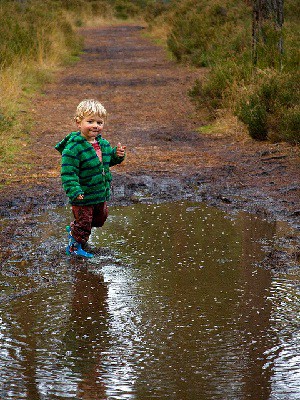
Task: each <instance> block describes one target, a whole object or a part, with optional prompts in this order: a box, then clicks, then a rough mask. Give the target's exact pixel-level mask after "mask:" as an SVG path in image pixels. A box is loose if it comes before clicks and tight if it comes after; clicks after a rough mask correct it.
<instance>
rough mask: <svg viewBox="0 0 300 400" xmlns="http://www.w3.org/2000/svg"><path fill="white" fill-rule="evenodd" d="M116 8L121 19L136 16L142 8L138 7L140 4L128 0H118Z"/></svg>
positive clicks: (116, 13) (116, 15)
mask: <svg viewBox="0 0 300 400" xmlns="http://www.w3.org/2000/svg"><path fill="white" fill-rule="evenodd" d="M114 9H115V12H114V14H115V17H117V18H119V19H128V18H130V17H135V16H136V15H138V14H139V12H140V8H139V7H138V5H136V4H134V3H133V2H132V1H128V0H117V1H116V3H115V6H114Z"/></svg>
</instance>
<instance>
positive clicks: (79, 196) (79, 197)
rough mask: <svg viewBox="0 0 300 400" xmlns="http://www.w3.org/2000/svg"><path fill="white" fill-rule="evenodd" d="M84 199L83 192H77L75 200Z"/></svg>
mask: <svg viewBox="0 0 300 400" xmlns="http://www.w3.org/2000/svg"><path fill="white" fill-rule="evenodd" d="M83 199H84V194H79V195H78V196H77V197H76V200H83Z"/></svg>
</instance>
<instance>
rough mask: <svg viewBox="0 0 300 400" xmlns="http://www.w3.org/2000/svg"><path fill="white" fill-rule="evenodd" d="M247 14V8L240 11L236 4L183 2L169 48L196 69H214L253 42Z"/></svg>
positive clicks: (176, 18) (208, 0)
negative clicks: (212, 67)
mask: <svg viewBox="0 0 300 400" xmlns="http://www.w3.org/2000/svg"><path fill="white" fill-rule="evenodd" d="M246 11H249V8H248V7H247V6H246V5H245V4H244V6H243V7H236V5H235V1H234V0H228V1H227V2H226V1H225V2H221V1H220V2H218V1H216V2H214V1H210V0H203V1H201V2H198V1H197V0H187V1H183V2H180V3H178V4H177V7H176V8H175V11H174V14H173V16H172V19H171V21H172V30H171V33H170V35H169V38H168V46H169V48H170V50H171V51H172V53H173V54H174V56H175V58H176V59H177V60H178V61H183V62H190V63H192V64H193V65H196V66H211V65H215V64H216V63H218V61H219V60H220V59H221V58H227V57H233V56H234V55H235V54H237V53H238V52H241V51H242V50H243V49H244V48H246V47H247V46H248V44H249V43H250V42H251V39H250V38H248V35H247V31H249V29H250V28H249V27H250V25H249V19H248V20H247V19H246V18H245V15H246ZM243 20H245V22H244V23H243V24H242V26H241V25H240V21H243ZM229 36H231V37H232V40H230V41H228V37H229Z"/></svg>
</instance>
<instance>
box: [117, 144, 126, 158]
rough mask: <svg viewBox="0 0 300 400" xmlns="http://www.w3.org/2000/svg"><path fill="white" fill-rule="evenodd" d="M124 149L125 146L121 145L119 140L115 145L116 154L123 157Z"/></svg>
mask: <svg viewBox="0 0 300 400" xmlns="http://www.w3.org/2000/svg"><path fill="white" fill-rule="evenodd" d="M125 150H126V146H122V145H121V143H120V142H119V143H118V145H117V151H116V154H117V156H118V157H124V156H125Z"/></svg>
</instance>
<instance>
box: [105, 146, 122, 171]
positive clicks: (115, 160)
mask: <svg viewBox="0 0 300 400" xmlns="http://www.w3.org/2000/svg"><path fill="white" fill-rule="evenodd" d="M116 151H117V147H114V148H112V149H111V158H110V163H109V166H110V167H113V166H114V165H117V164H121V162H122V161H123V160H124V159H125V156H124V157H119V156H117V154H116Z"/></svg>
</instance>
